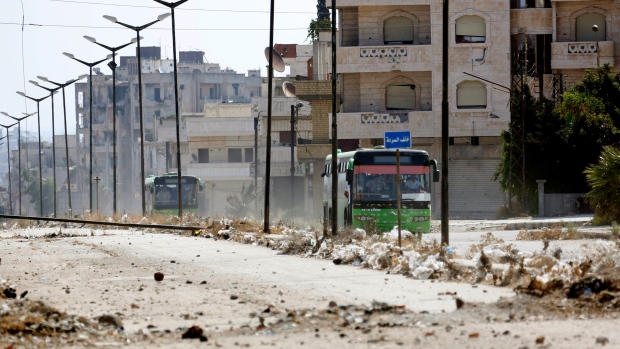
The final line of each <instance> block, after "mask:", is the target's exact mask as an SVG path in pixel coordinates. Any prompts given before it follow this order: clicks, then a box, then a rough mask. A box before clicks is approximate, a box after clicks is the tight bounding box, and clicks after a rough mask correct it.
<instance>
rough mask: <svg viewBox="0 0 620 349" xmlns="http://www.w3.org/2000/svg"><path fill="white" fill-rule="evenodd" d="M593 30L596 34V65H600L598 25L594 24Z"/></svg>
mask: <svg viewBox="0 0 620 349" xmlns="http://www.w3.org/2000/svg"><path fill="white" fill-rule="evenodd" d="M592 31H593V32H594V34H596V67H597V68H598V67H599V50H598V25H596V24H595V25H593V26H592Z"/></svg>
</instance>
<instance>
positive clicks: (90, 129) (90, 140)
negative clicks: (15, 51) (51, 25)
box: [62, 52, 112, 212]
mask: <svg viewBox="0 0 620 349" xmlns="http://www.w3.org/2000/svg"><path fill="white" fill-rule="evenodd" d="M62 54H63V55H65V56H67V57H69V58H71V59H73V60H74V61H77V62H80V63H82V64H84V65H85V66H87V67H88V68H90V73H89V75H88V76H89V77H88V83H89V91H90V98H89V111H88V116H89V122H88V148H89V165H90V166H89V167H90V169H89V172H90V173H89V177H88V178H91V179H90V180H89V181H88V182H89V183H90V185H89V193H90V195H89V203H90V205H89V209H90V212H93V181H92V178H93V67H94V66H96V65H97V64H99V63H102V62H104V61H106V60H108V59H110V58H112V55H108V56H107V57H106V58H105V59H102V60H100V61H96V62H85V61H83V60H80V59H77V58H75V56H74V55H72V54H70V53H67V52H63V53H62ZM76 132H77V131H76Z"/></svg>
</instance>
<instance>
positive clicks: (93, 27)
mask: <svg viewBox="0 0 620 349" xmlns="http://www.w3.org/2000/svg"><path fill="white" fill-rule="evenodd" d="M0 25H16V26H31V27H48V28H50V27H56V28H88V29H115V30H124V28H122V27H118V26H115V27H105V26H103V27H99V26H88V25H66V24H39V23H17V22H0ZM152 29H154V30H166V31H170V28H156V27H153V28H152ZM176 30H177V31H268V30H269V28H265V29H262V28H192V29H190V28H187V29H183V28H176ZM293 30H308V28H281V29H278V30H277V31H293Z"/></svg>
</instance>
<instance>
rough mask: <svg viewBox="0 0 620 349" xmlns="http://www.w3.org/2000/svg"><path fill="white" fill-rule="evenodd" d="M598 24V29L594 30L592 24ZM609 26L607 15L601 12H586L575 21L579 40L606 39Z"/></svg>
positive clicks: (576, 36) (576, 35) (576, 34)
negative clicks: (606, 22)
mask: <svg viewBox="0 0 620 349" xmlns="http://www.w3.org/2000/svg"><path fill="white" fill-rule="evenodd" d="M594 25H597V26H598V31H596V32H595V31H593V30H592V26H594ZM606 33H607V28H606V26H605V16H603V15H602V14H600V13H584V14H582V15H580V16H579V17H577V19H576V21H575V38H576V40H577V41H605V36H606Z"/></svg>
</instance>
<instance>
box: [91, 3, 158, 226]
mask: <svg viewBox="0 0 620 349" xmlns="http://www.w3.org/2000/svg"><path fill="white" fill-rule="evenodd" d="M169 16H170V13H164V14H162V15H159V16H158V17H157V20H156V21H152V22H150V23H147V24H145V25H141V26H138V27H136V26H132V25H129V24H126V23H123V22H119V21H118V20H117V19H116V17H112V16H103V18H105V19H107V20H108V21H110V22H112V23H117V24H120V25H122V26H123V27H126V28H129V29H131V30H133V31H135V32H136V42H137V43H138V94H139V97H138V103H139V104H140V171H141V173H142V177H141V180H140V182H141V185H142V194H141V195H140V196H141V197H142V215H143V216H144V215H146V201H145V200H144V193H145V192H146V184H145V179H146V173H145V172H144V116H143V111H142V54H141V53H142V52H141V50H140V31H142V30H144V29H146V28H148V27H150V26H152V25H153V24H155V23H157V22H160V21H163V20H164V19H166V18H168V17H169ZM91 177H92V174H91Z"/></svg>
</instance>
